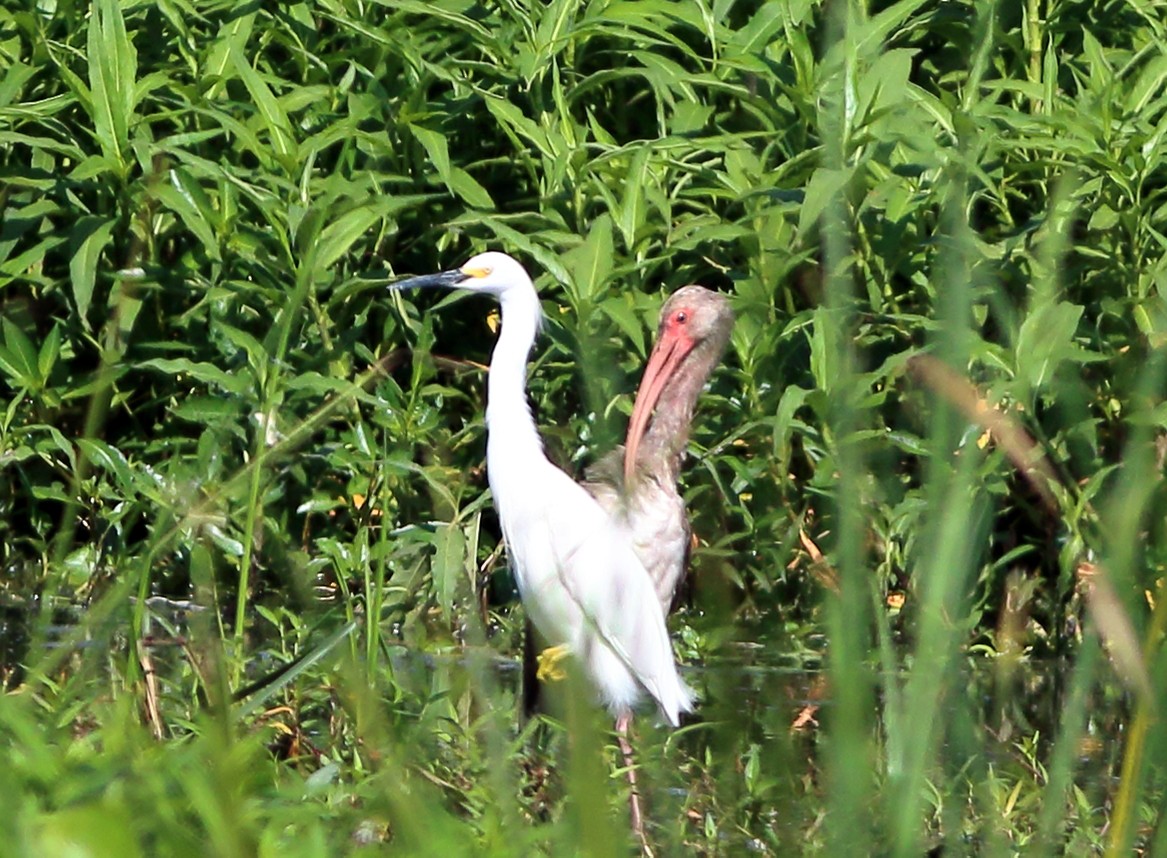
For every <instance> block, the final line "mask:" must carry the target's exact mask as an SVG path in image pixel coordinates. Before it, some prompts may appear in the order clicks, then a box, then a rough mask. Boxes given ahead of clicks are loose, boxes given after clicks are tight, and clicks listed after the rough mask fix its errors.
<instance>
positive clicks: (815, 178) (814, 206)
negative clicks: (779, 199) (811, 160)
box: [798, 167, 852, 237]
mask: <svg viewBox="0 0 1167 858" xmlns="http://www.w3.org/2000/svg"><path fill="white" fill-rule="evenodd" d="M851 177H852V172H851V170H849V169H843V170H831V169H827V168H826V167H820V168H819V169H817V170H815V171H814V173H813V174H812V175H811V177H810V182H808V183H807V186H806V195H805V196H804V197H803V200H802V209H801V211H799V213H798V235H799V236H800V237H801V236H805V235H806V234H807V232H808V231H809V230H810V229H811V228H812V227H814V225H815V224H817V223H818V220H819V218H820V217H821V216H822V214H823V212H824V211H826V209H827V206H829V205H831V203H832V202H833V201H834V200H835V199H836V198H837V196H838V195H839V194H840V193H842V191H843V189H844V188H845V187H847V183H848V182H849V181H851Z"/></svg>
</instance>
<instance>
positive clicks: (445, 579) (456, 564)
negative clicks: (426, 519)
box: [433, 524, 466, 620]
mask: <svg viewBox="0 0 1167 858" xmlns="http://www.w3.org/2000/svg"><path fill="white" fill-rule="evenodd" d="M434 547H435V548H436V551H435V553H434V564H433V576H434V592H435V593H436V594H437V597H438V605H440V606H441V609H442V612H443V613H444V614H445V615H446V617H447V619H451V620H452V619H453V616H454V600H455V598H456V597H457V594H458V588H459V584H460V583H461V581H462V578H463V574H462V570H463V568H464V563H463V557H464V555H465V553H466V547H465V539H464V537H463V535H462V528H461V527H460V526H459V525H457V524H441V525H438V529H437V533H436V534H435V536H434Z"/></svg>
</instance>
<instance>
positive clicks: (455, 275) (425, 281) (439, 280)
mask: <svg viewBox="0 0 1167 858" xmlns="http://www.w3.org/2000/svg"><path fill="white" fill-rule="evenodd" d="M469 279H470V275H469V274H463V273H462V272H461V271H459V270H458V269H455V270H453V271H443V272H441V273H440V274H422V275H421V276H420V277H407V278H406V279H404V280H399V281H398V282H396V283H394V284H393V285H392V286H390V287H389V288H390V289H427V288H433V287H435V286H436V287H439V288H442V289H453V288H455V287H456V286H458V284H459V283H465V282H466V281H467V280H469Z"/></svg>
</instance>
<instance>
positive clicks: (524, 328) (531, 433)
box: [486, 281, 543, 483]
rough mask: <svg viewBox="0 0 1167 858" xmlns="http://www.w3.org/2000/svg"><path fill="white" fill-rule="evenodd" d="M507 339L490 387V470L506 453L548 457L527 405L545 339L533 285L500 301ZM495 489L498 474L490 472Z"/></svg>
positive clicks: (495, 357)
mask: <svg viewBox="0 0 1167 858" xmlns="http://www.w3.org/2000/svg"><path fill="white" fill-rule="evenodd" d="M499 302H500V303H501V304H502V333H501V334H499V338H498V343H497V344H495V347H494V354H492V355H491V358H490V377H489V379H488V381H487V400H486V428H487V433H488V434H487V441H486V448H487V466H488V468H489V467H490V464H491V463H490V459H492V458H494V457H495V456H497V455H499V454H501V453H502V451H503V450H504V449H505V450H506V451H507V453H508V454H509V456H514V457H519V458H526V457H530V456H536V457H540V458H542V456H543V442H542V441H541V440H540V438H539V430H538V429H537V428H536V426H535V420H534V418H533V417H532V416H531V407H530V405H529V404H528V403H527V357H528V356H529V355H530V353H531V346H533V345H534V343H535V335H536V334H538V333H539V323H540V320H541V318H542V310H541V308H540V307H539V296H538V295H536V294H535V287H534V286H533V285H531V283H530V281H527V282H526V283H519V284H515V285H512V286H511V287H510V288H508V289H507V290H506V291H504V292H503V293H502V294H501V295H500V296H499ZM490 470H491V476H492V483H493V478H494V477H495V476H497V474H496V473H495V471H496V470H497V469H496V468H490Z"/></svg>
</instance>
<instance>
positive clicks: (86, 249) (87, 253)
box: [69, 216, 117, 327]
mask: <svg viewBox="0 0 1167 858" xmlns="http://www.w3.org/2000/svg"><path fill="white" fill-rule="evenodd" d="M116 225H117V221H116V220H114V219H113V218H101V217H96V216H88V217H82V218H81V219H80V220H78V221H77V225H76V226H75V227H74V228H73V232H72V233H71V234H70V236H69V245H70V248H71V253H70V259H69V279H70V280H71V281H72V285H73V301H74V303H75V304H76V305H77V315H78V316H80V317H81V319H82V320H83V321H84V322H85V325H86V326H87V327H88V325H89V319H88V316H89V305H90V304H91V303H92V302H93V287H94V284H95V283H96V282H97V264H98V262H99V261H100V260H101V253H102V251H103V250H105V247H106V245H108V244H109V240H110V236H111V235H112V234H113V228H114V227H115V226H116Z"/></svg>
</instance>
